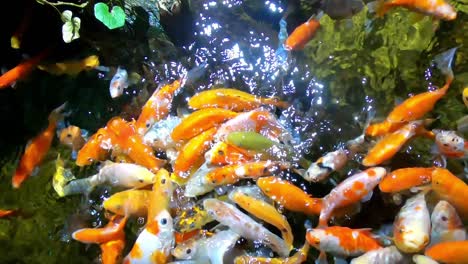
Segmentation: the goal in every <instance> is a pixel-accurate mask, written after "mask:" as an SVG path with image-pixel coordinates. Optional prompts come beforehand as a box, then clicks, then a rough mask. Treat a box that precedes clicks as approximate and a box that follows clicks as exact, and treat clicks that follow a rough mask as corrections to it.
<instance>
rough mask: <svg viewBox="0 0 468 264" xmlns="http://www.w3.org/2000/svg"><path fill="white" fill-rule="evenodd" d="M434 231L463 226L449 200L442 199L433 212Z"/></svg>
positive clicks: (438, 231) (432, 223) (439, 231)
mask: <svg viewBox="0 0 468 264" xmlns="http://www.w3.org/2000/svg"><path fill="white" fill-rule="evenodd" d="M431 225H432V231H433V232H437V233H441V232H443V231H448V230H453V229H457V228H461V227H463V224H462V222H461V220H460V217H459V216H458V214H457V212H456V210H455V208H454V207H453V206H452V205H451V204H450V203H449V202H447V201H444V200H441V201H439V202H438V203H437V205H436V206H435V207H434V210H433V211H432V214H431Z"/></svg>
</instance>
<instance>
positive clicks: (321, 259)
mask: <svg viewBox="0 0 468 264" xmlns="http://www.w3.org/2000/svg"><path fill="white" fill-rule="evenodd" d="M315 264H328V260H327V253H325V251H320V254H319V255H318V257H317V259H316V260H315Z"/></svg>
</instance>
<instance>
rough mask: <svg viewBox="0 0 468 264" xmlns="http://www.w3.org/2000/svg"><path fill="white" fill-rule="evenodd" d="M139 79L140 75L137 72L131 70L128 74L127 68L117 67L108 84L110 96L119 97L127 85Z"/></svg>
mask: <svg viewBox="0 0 468 264" xmlns="http://www.w3.org/2000/svg"><path fill="white" fill-rule="evenodd" d="M140 80H141V76H140V75H139V74H138V73H136V72H132V73H130V75H129V74H128V72H127V70H125V69H122V68H120V67H118V68H117V71H116V73H115V74H114V76H113V77H112V79H111V81H110V84H109V93H110V96H111V97H112V98H117V97H120V96H121V95H122V94H123V92H124V90H125V89H127V88H128V86H130V85H132V84H136V83H138V82H139V81H140Z"/></svg>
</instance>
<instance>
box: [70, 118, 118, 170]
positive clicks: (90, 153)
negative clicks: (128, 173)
mask: <svg viewBox="0 0 468 264" xmlns="http://www.w3.org/2000/svg"><path fill="white" fill-rule="evenodd" d="M115 141H116V139H115V138H114V135H113V134H112V133H110V131H109V130H108V129H107V128H106V127H104V128H100V129H99V130H98V131H96V133H94V134H93V135H92V136H91V137H90V138H89V140H88V141H87V142H86V143H85V145H84V146H83V147H82V148H81V149H80V150H79V151H78V154H77V156H76V161H75V163H76V165H77V166H79V167H83V166H87V165H90V164H92V163H93V162H94V161H104V160H106V159H107V157H108V156H109V155H110V150H111V149H112V146H113V144H114V143H115Z"/></svg>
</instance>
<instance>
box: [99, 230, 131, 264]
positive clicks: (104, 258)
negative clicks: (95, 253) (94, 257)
mask: <svg viewBox="0 0 468 264" xmlns="http://www.w3.org/2000/svg"><path fill="white" fill-rule="evenodd" d="M99 246H100V247H101V262H102V264H118V263H121V262H122V253H123V250H124V248H125V234H124V233H123V232H122V235H121V237H119V238H118V239H116V240H111V241H109V242H105V243H102V244H100V245H99Z"/></svg>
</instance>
